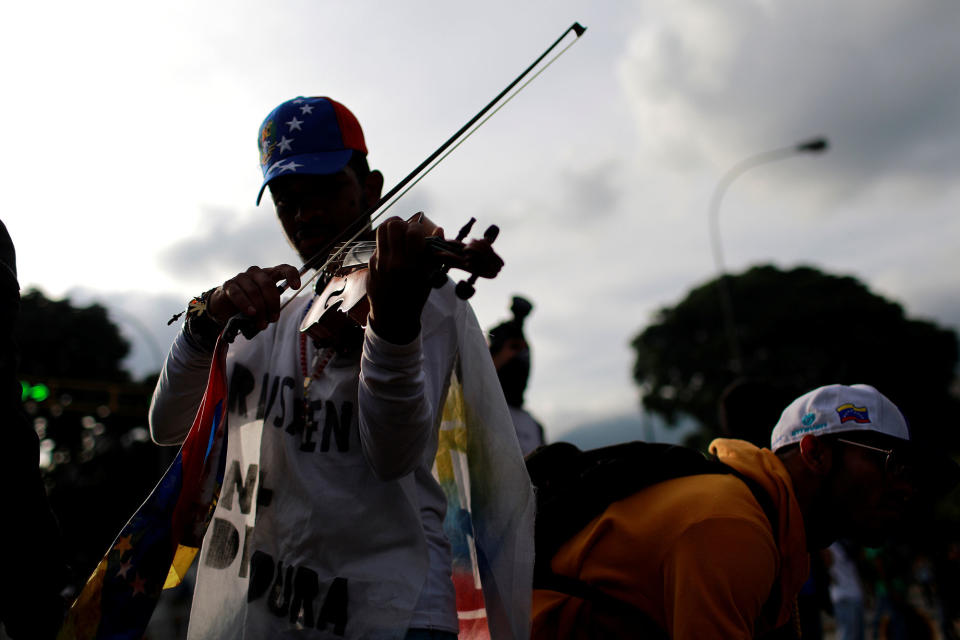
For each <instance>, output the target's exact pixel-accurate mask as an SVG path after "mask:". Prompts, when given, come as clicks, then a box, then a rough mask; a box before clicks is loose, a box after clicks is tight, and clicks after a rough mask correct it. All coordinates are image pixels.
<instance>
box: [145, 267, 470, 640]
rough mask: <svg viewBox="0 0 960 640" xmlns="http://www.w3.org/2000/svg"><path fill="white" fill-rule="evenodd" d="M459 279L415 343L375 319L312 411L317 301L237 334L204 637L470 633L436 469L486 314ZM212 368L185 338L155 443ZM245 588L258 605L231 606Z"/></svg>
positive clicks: (193, 402) (175, 434) (175, 430)
mask: <svg viewBox="0 0 960 640" xmlns="http://www.w3.org/2000/svg"><path fill="white" fill-rule="evenodd" d="M452 289H453V287H452V286H449V285H448V286H445V287H444V288H442V289H440V290H437V291H434V292H433V293H432V294H431V296H430V298H429V300H428V302H427V304H426V306H425V308H424V312H423V316H422V327H423V329H422V332H421V337H420V338H418V339H417V340H415V341H414V342H412V343H410V344H408V345H394V344H391V343H389V342H387V341H385V340H383V339H382V338H380V337H379V336H377V335H376V334H375V333H374V332H373V331H372V330H371V329H370V328H368V329H367V331H366V335H365V338H364V344H363V352H362V357H360V358H357V357H354V358H349V357H342V356H336V357H334V358H333V359H332V360H331V361H330V362H329V364H327V365H326V367H325V368H324V369H323V371H322V372H321V373H320V374H319V375H318V376H317V377H316V378H315V379H313V380H312V381H311V383H310V385H309V387H308V397H307V404H306V413H307V414H309V416H310V417H311V418H312V420H305V419H304V410H303V409H302V407H304V405H303V404H302V402H303V388H304V375H303V371H302V369H303V366H304V361H305V363H306V367H307V368H310V367H311V366H312V361H313V354H314V347H313V345H312V344H311V341H310V340H306V344H305V345H304V346H305V354H301V345H302V343H301V339H300V335H299V332H298V326H299V324H300V320H301V318H302V316H303V314H304V312H305V309H306V305H307V304H309V299H299V298H298V299H297V300H295V301H294V302H293V303H291V304H290V305H289V306H288V307H287V308H286V309H285V310H284V312H283V313H282V314H281V317H280V320H279V321H278V322H277V323H274V324H272V325H270V327H268V328H267V329H266V330H265V331H263V332H262V333H261V334H259V335H257V336H256V337H255V338H253V339H252V340H246V339H244V338H243V337H238V338H237V339H236V341H235V343H234V344H233V345H232V346H231V348H230V350H229V352H228V356H227V376H228V383H229V387H230V392H229V402H228V406H229V421H230V424H231V441H230V442H229V446H228V451H229V452H228V458H229V461H228V465H227V469H226V471H225V478H224V488H223V492H222V495H221V500H220V504H218V506H217V511H216V513H215V515H214V521H213V522H212V524H211V527H210V529H209V530H208V533H207V536H206V538H205V539H204V549H203V551H202V552H201V556H200V565H199V575H198V584H197V589H196V595H195V599H194V607H193V614H192V617H191V628H190V636H191V637H192V638H194V637H196V638H209V637H231V638H232V637H251V638H254V637H256V638H268V637H274V636H279V635H281V634H282V633H283V632H284V631H287V630H290V629H295V628H296V629H301V628H305V629H310V628H315V627H319V626H321V624H323V625H324V626H325V627H326V630H319V629H318V630H317V631H316V634H315V635H312V634H310V635H304V636H303V637H325V636H326V635H328V634H330V633H331V632H335V631H336V626H337V623H338V621H339V622H341V623H342V624H343V627H342V628H341V629H340V631H342V632H344V633H345V635H346V637H361V636H362V637H401V636H402V635H403V633H404V632H405V631H406V629H407V628H434V629H441V630H446V631H452V632H456V631H457V629H458V623H457V616H456V605H455V593H454V589H453V585H452V582H451V579H450V574H451V569H450V547H449V543H448V541H447V538H446V536H445V535H444V533H443V520H444V515H445V511H446V499H445V496H444V493H443V491H442V489H441V488H440V486H439V484H438V483H437V481H436V480H435V479H434V477H433V475H432V474H431V468H432V466H433V460H434V457H435V455H436V450H437V425H438V422H439V417H440V411H441V408H442V406H443V402H444V398H445V394H446V389H447V384H448V383H449V379H450V372H451V369H452V367H453V366H454V363H455V361H456V357H457V340H458V334H457V331H458V327H460V326H462V324H463V323H464V322H472V323H474V324H475V323H476V320H475V318H474V317H473V314H472V312H470V310H469V307H468V306H467V305H466V304H465V303H463V302H461V301H459V300H457V299H456V298H455V297H454V295H453V292H452ZM477 335H482V334H480V333H479V332H477ZM303 355H305V356H306V357H305V358H304V357H303ZM209 365H210V354H209V353H206V352H205V351H204V350H202V349H200V348H198V347H197V346H196V345H195V344H194V343H193V342H192V341H191V340H190V339H189V338H188V337H187V336H185V335H184V334H183V333H182V332H181V334H180V335H179V336H178V338H177V339H176V341H175V342H174V344H173V346H172V348H171V351H170V354H169V355H168V357H167V361H166V363H165V365H164V369H163V372H162V374H161V377H160V380H159V382H158V385H157V389H156V391H155V393H154V398H153V402H152V404H151V409H150V429H151V434H152V436H153V438H154V439H155V440H156V441H157V442H159V443H162V444H175V443H179V442H181V441H182V440H183V438H184V437H185V436H186V433H187V431H188V430H189V427H190V425H191V423H192V421H193V417H194V415H195V413H196V409H197V406H198V405H199V403H200V400H201V397H202V393H203V389H204V387H205V384H206V376H207V373H208V370H209ZM234 433H238V434H239V437H236V436H235V435H234ZM238 440H239V441H238ZM258 440H259V442H257V441H258ZM254 464H256V465H257V466H256V467H253V466H252V465H254ZM338 579H340V580H339V581H338ZM343 580H345V582H343ZM344 587H345V588H344ZM344 591H345V596H344V595H343V592H344ZM238 594H242V595H243V599H244V600H246V601H247V604H246V605H245V606H242V607H240V608H241V609H242V611H231V608H232V605H230V604H228V603H229V602H236V601H237V600H238ZM234 608H235V607H234ZM212 612H219V613H218V614H216V615H214V614H213V613H212ZM199 617H202V618H204V619H198V618H199ZM300 633H307V634H309V632H304V631H301V632H300Z"/></svg>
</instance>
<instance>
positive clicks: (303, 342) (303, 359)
mask: <svg viewBox="0 0 960 640" xmlns="http://www.w3.org/2000/svg"><path fill="white" fill-rule="evenodd" d="M314 300H316V298H313V299H312V300H310V302H309V303H307V308H306V309H304V310H303V316H302V317H301V318H300V320H301V322H302V321H303V318H304V317H306V315H307V313H308V312H309V311H310V307H311V305H313V301H314ZM334 353H336V351H335V350H334V349H333V348H329V347H328V348H326V349H317V350H316V351H315V353H314V354H313V361H312V362H311V363H310V364H311V368H312V371H311V370H310V369H308V368H307V334H306V333H301V334H300V373H301V374H303V399H302V400H301V402H302V403H303V416H304V425H305V427H306V428H307V429H309V430H312V429H313V426H314V423H313V413H312V412H311V411H310V385H311V384H312V383H313V381H314V380H316V379H317V378H319V377H320V374H322V373H323V370H324V369H325V368H326V366H327V364H329V363H330V360H332V359H333V355H334Z"/></svg>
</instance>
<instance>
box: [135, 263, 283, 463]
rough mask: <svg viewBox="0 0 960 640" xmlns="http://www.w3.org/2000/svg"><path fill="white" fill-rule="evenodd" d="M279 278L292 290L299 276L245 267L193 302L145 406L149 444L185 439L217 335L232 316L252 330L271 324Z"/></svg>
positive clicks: (280, 267)
mask: <svg viewBox="0 0 960 640" xmlns="http://www.w3.org/2000/svg"><path fill="white" fill-rule="evenodd" d="M281 279H286V280H287V282H288V283H289V284H290V287H291V288H293V289H298V288H300V274H299V273H298V271H297V269H296V268H295V267H292V266H291V265H288V264H282V265H278V266H276V267H269V268H266V269H261V268H260V267H250V268H249V269H247V270H246V271H244V272H243V273H238V274H237V275H236V276H234V277H233V278H230V279H229V280H227V281H226V282H224V283H223V284H222V285H220V286H219V287H216V288H215V289H211V290H210V291H208V292H207V293H205V294H204V295H203V296H201V297H200V298H199V299H198V300H196V301H195V302H198V304H197V306H196V308H194V304H193V303H191V310H188V311H187V319H186V321H185V322H184V326H183V329H182V330H181V331H180V333H179V334H177V337H176V339H175V340H174V342H173V346H172V347H170V352H169V353H168V354H167V359H166V361H165V362H164V364H163V370H162V371H161V372H160V378H159V380H157V386H156V388H155V389H154V391H153V398H152V399H151V401H150V413H149V424H150V436H151V437H152V438H153V441H154V442H156V443H157V444H162V445H175V444H180V443H182V442H183V440H184V438H186V437H187V433H188V432H189V431H190V427H191V426H192V425H193V420H194V418H195V417H196V414H197V409H198V408H199V406H200V401H201V400H202V399H203V392H204V391H205V390H206V387H207V376H208V374H209V372H210V361H211V359H212V357H213V349H214V346H215V345H216V338H217V335H218V334H219V333H220V330H221V329H222V328H223V325H224V324H225V323H226V322H227V320H229V319H230V318H231V317H233V316H234V315H236V314H238V313H242V314H244V315H246V316H247V317H248V318H250V320H251V323H252V324H253V326H254V327H255V328H256V329H257V330H263V329H265V328H266V327H267V325H268V324H270V323H271V322H275V321H276V320H277V318H278V317H279V314H280V291H279V290H278V289H277V281H278V280H281Z"/></svg>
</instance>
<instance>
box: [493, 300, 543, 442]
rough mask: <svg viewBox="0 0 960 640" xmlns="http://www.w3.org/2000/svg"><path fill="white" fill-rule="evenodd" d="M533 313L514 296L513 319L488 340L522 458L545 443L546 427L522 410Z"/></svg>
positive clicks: (495, 329) (527, 371) (498, 326)
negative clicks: (528, 324)
mask: <svg viewBox="0 0 960 640" xmlns="http://www.w3.org/2000/svg"><path fill="white" fill-rule="evenodd" d="M532 310H533V305H532V304H531V303H530V302H529V301H528V300H526V299H525V298H521V297H520V296H514V298H513V302H512V304H511V305H510V311H511V312H512V313H513V318H511V319H510V320H507V321H506V322H502V323H500V324H498V325H497V326H495V327H494V328H493V329H490V332H489V336H488V338H489V342H490V355H491V356H492V357H493V366H494V367H495V368H496V369H497V377H498V378H499V379H500V386H501V387H503V395H504V396H505V397H506V399H507V406H509V407H510V417H511V418H513V426H514V428H515V429H516V430H517V440H519V441H520V450H521V451H522V452H523V455H527V454H528V453H530V452H531V451H533V450H534V449H536V448H537V447H539V446H540V445H542V444H543V443H544V437H543V427H542V426H541V425H540V423H539V422H537V420H536V419H535V418H534V417H533V416H532V415H530V413H529V412H528V411H527V410H526V409H524V408H523V394H524V392H525V391H526V390H527V380H528V379H529V378H530V345H529V344H528V343H527V338H526V336H525V335H524V334H523V322H524V320H526V318H527V316H528V315H530V312H531V311H532Z"/></svg>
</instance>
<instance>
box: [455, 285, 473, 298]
mask: <svg viewBox="0 0 960 640" xmlns="http://www.w3.org/2000/svg"><path fill="white" fill-rule="evenodd" d="M454 292H455V293H456V294H457V297H458V298H460V299H461V300H469V299H470V298H471V297H473V294H475V293H476V292H477V290H476V288H474V286H473V285H472V284H470V283H469V282H467V281H466V280H461V281H460V282H458V283H457V287H456V289H454Z"/></svg>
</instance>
